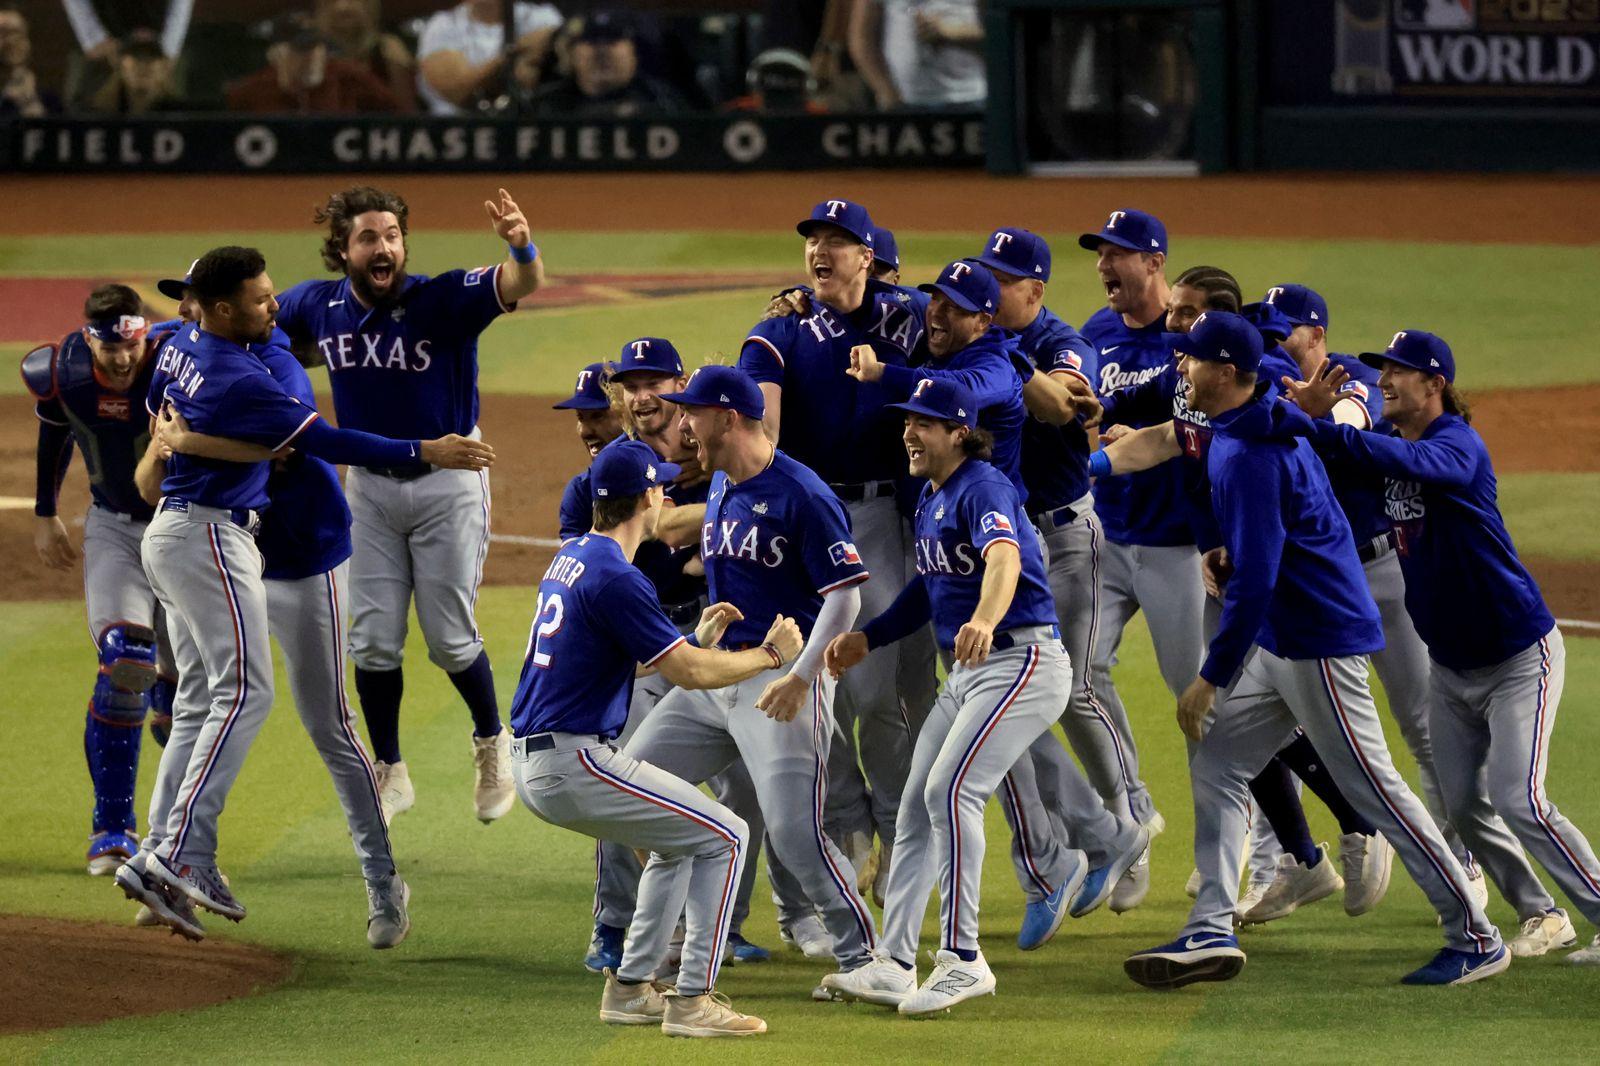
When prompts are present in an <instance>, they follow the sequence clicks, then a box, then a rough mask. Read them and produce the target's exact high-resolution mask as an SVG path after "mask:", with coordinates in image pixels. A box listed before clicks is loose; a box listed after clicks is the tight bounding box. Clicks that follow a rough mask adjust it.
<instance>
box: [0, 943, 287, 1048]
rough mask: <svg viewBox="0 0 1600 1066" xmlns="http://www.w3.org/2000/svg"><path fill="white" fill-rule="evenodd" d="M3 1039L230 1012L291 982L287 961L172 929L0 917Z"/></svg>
mask: <svg viewBox="0 0 1600 1066" xmlns="http://www.w3.org/2000/svg"><path fill="white" fill-rule="evenodd" d="M0 959H3V960H4V961H3V963H0V1034H4V1033H24V1032H31V1031H33V1030H36V1029H57V1028H60V1027H62V1026H68V1025H92V1024H94V1023H96V1022H105V1021H110V1020H112V1019H114V1018H128V1017H132V1016H134V1015H140V1014H160V1013H162V1012H163V1011H169V1010H188V1009H191V1008H194V1007H208V1006H210V1005H211V1004H213V1003H223V1002H226V1001H227V1000H230V999H237V998H238V997H240V996H248V995H250V994H251V993H253V992H260V991H264V990H265V989H267V988H270V987H272V986H273V985H275V984H278V983H280V982H282V981H284V980H285V979H287V978H288V976H289V973H290V971H291V970H292V969H293V968H294V963H293V961H292V960H290V959H289V958H288V957H287V956H284V955H278V954H275V953H273V952H271V951H267V950H266V949H265V948H259V947H254V946H252V945H249V944H239V943H231V942H228V941H220V940H207V941H205V942H204V943H200V944H191V943H189V942H188V941H187V940H184V939H182V938H180V937H176V936H173V935H171V934H170V933H169V932H167V930H165V929H141V928H138V927H137V926H131V925H128V926H123V925H112V924H110V923H107V922H71V921H66V920H64V919H60V918H35V917H30V916H28V915H22V914H0Z"/></svg>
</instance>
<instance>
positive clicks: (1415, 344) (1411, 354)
mask: <svg viewBox="0 0 1600 1066" xmlns="http://www.w3.org/2000/svg"><path fill="white" fill-rule="evenodd" d="M1361 361H1362V362H1363V363H1366V364H1367V365H1368V366H1370V367H1374V368H1376V369H1378V370H1382V369H1383V364H1384V363H1399V364H1400V365H1401V366H1408V367H1410V368H1411V369H1412V370H1420V371H1422V372H1423V373H1424V374H1436V375H1438V376H1439V377H1442V378H1444V379H1445V380H1446V381H1448V382H1451V383H1454V382H1455V380H1456V357H1455V356H1454V355H1452V354H1451V352H1450V346H1449V345H1448V344H1446V343H1445V342H1444V338H1443V337H1440V336H1437V335H1436V334H1433V333H1428V332H1426V331H1424V330H1420V329H1403V330H1401V331H1400V332H1399V333H1396V334H1395V335H1394V340H1392V341H1390V342H1389V347H1388V348H1386V349H1384V350H1383V351H1381V352H1362V353H1361Z"/></svg>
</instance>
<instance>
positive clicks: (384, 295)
mask: <svg viewBox="0 0 1600 1066" xmlns="http://www.w3.org/2000/svg"><path fill="white" fill-rule="evenodd" d="M484 207H485V209H486V210H487V211H488V214H489V218H490V220H491V221H492V222H493V223H494V230H495V233H496V234H497V235H498V236H499V237H500V239H502V240H504V241H506V242H507V244H508V247H509V248H510V255H509V256H508V258H507V259H506V260H505V262H503V263H501V264H500V265H499V266H496V267H480V268H478V269H475V270H467V271H461V270H451V271H446V272H445V273H443V274H440V275H438V276H436V277H429V276H426V275H413V274H407V272H406V259H407V255H408V248H407V245H406V232H407V225H408V214H409V213H408V209H407V207H406V203H405V201H404V200H402V199H401V198H400V197H399V196H397V195H396V194H394V193H392V192H385V191H381V190H378V189H373V188H369V187H365V186H361V187H357V188H353V189H348V190H346V191H344V192H341V193H335V194H334V195H333V196H330V197H329V198H328V202H327V204H326V205H325V206H324V207H323V208H322V209H321V210H319V211H318V212H317V215H316V220H317V222H318V223H324V222H325V223H327V225H328V236H327V238H326V239H325V240H324V241H323V246H322V259H323V263H324V265H326V266H327V268H328V269H329V270H331V271H334V272H336V273H339V274H342V275H344V277H342V278H341V279H339V280H337V281H307V282H303V283H301V284H299V285H296V286H294V287H293V288H291V289H290V290H289V291H288V292H286V293H284V294H283V300H282V310H281V311H280V315H279V317H280V321H281V324H282V326H283V329H284V330H285V331H286V332H287V333H288V334H289V336H290V337H292V338H293V339H294V340H295V341H296V342H297V343H301V344H305V345H308V346H309V345H315V346H316V348H317V349H318V351H319V352H320V353H321V356H322V359H323V361H324V362H325V363H327V366H328V375H329V380H330V382H331V384H332V387H333V405H334V412H335V414H336V415H337V416H338V419H339V424H340V425H341V426H347V427H350V428H352V429H361V430H366V431H369V432H372V433H377V434H382V435H385V436H392V437H399V438H405V437H412V436H420V437H424V438H427V437H442V436H444V435H446V434H450V433H459V434H462V435H465V436H472V435H475V434H476V433H477V432H478V430H477V422H478V387H477V377H478V334H479V333H481V332H483V330H484V329H485V328H486V327H487V326H488V325H489V324H490V323H491V322H493V321H494V320H495V319H496V318H498V317H499V316H500V315H502V314H504V313H506V312H508V311H511V310H512V309H513V308H514V307H515V306H516V304H517V301H518V300H520V299H522V298H523V297H525V296H527V295H529V294H530V293H532V292H533V291H534V290H535V289H536V288H538V286H539V284H540V282H541V281H542V279H543V277H544V264H543V262H542V261H541V260H540V259H539V252H538V249H537V248H536V247H534V244H533V241H532V240H531V239H530V237H529V233H528V223H527V220H526V219H525V218H523V216H522V211H521V210H520V209H519V208H518V207H517V205H516V203H515V202H514V201H513V200H512V199H511V196H510V194H509V193H507V192H506V191H505V190H504V189H501V190H500V196H499V201H498V203H494V202H486V203H485V204H484ZM347 489H348V491H349V496H350V510H351V513H352V514H353V515H354V517H355V526H354V553H353V554H352V555H351V557H350V611H351V618H350V655H351V658H353V659H354V660H355V664H356V694H357V696H358V697H359V699H360V701H361V710H362V714H363V715H364V716H365V718H366V721H367V733H368V736H369V737H370V738H371V740H372V748H373V754H374V755H376V756H377V759H378V762H377V770H378V782H379V786H380V790H381V794H382V795H383V799H384V811H385V813H386V814H388V815H390V816H391V817H392V816H393V815H395V814H398V813H400V812H402V811H405V810H408V809H409V808H410V807H411V805H412V803H413V802H415V791H414V789H413V788H412V785H411V777H410V774H409V772H408V771H407V769H406V765H405V762H404V761H403V760H402V759H401V754H400V725H399V722H400V698H401V692H402V688H403V676H402V673H401V656H402V654H403V651H404V648H405V636H406V616H407V608H408V605H409V603H410V601H411V599H412V596H413V595H415V598H416V608H417V619H418V621H419V622H420V623H421V625H422V632H423V636H424V637H425V638H426V639H427V643H428V656H429V658H431V659H432V660H433V662H434V663H435V664H437V665H438V666H440V667H441V668H443V669H444V670H445V672H446V673H447V674H449V676H450V680H451V682H452V683H453V684H454V685H455V687H456V690H457V691H458V692H460V693H461V698H462V699H463V700H464V701H465V702H466V704H467V709H468V710H469V711H470V712H471V713H472V723H473V742H472V751H473V763H474V769H475V775H476V783H475V787H474V790H473V804H474V810H475V813H476V814H477V816H478V818H479V819H480V820H482V821H485V822H488V821H492V820H493V819H495V818H498V817H500V816H501V815H503V814H504V813H505V812H506V811H508V810H510V809H511V805H512V804H513V803H514V802H515V796H514V794H513V789H512V786H511V776H510V775H511V765H510V749H509V747H508V742H509V736H508V735H507V734H505V733H504V732H503V731H502V729H501V726H500V710H499V704H498V702H497V700H496V698H495V692H494V675H493V671H492V670H491V668H490V665H489V657H488V654H487V653H486V652H485V651H484V650H483V639H482V637H481V636H480V635H479V634H478V629H477V624H476V622H475V620H474V617H473V610H474V606H475V604H476V601H477V595H478V584H479V582H480V581H481V580H482V578H483V560H484V556H485V554H486V553H487V551H488V547H489V479H488V476H487V474H485V473H484V472H483V471H482V470H477V471H472V470H463V471H457V472H450V473H447V472H443V471H438V470H435V469H433V467H432V466H431V465H429V464H427V463H419V462H415V461H413V462H409V463H401V464H398V465H385V464H371V465H368V466H365V467H358V468H355V469H352V470H351V471H350V473H349V480H348V483H347Z"/></svg>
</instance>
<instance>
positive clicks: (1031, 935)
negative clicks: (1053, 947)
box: [1017, 856, 1089, 951]
mask: <svg viewBox="0 0 1600 1066" xmlns="http://www.w3.org/2000/svg"><path fill="white" fill-rule="evenodd" d="M1088 874H1089V863H1088V861H1087V859H1084V858H1082V857H1081V856H1080V859H1079V861H1078V862H1077V863H1076V864H1074V866H1073V868H1072V875H1071V876H1070V877H1068V878H1067V880H1066V881H1064V882H1062V883H1061V884H1060V885H1058V886H1057V887H1056V890H1055V891H1054V892H1052V893H1050V894H1049V895H1048V896H1046V897H1045V898H1044V899H1041V900H1039V901H1037V902H1035V903H1030V904H1028V906H1027V909H1025V910H1024V911H1023V912H1022V928H1021V929H1020V930H1018V932H1017V947H1019V948H1021V949H1022V950H1023V951H1034V950H1037V949H1038V948H1042V947H1044V946H1045V945H1046V944H1048V943H1050V939H1051V938H1052V937H1054V936H1055V935H1056V930H1058V929H1060V928H1061V922H1062V919H1064V918H1066V916H1067V901H1068V900H1070V899H1072V898H1073V897H1075V896H1076V895H1077V893H1078V890H1079V889H1081V888H1082V887H1083V882H1084V881H1085V880H1086V879H1087V878H1088Z"/></svg>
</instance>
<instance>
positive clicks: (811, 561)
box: [626, 366, 877, 997]
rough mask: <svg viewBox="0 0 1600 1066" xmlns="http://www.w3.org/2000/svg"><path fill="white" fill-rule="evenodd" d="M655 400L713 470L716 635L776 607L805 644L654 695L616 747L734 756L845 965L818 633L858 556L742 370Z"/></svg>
mask: <svg viewBox="0 0 1600 1066" xmlns="http://www.w3.org/2000/svg"><path fill="white" fill-rule="evenodd" d="M662 399H663V400H666V401H667V402H669V403H675V404H677V405H679V407H680V408H681V409H682V419H683V422H684V424H685V426H686V427H687V430H688V432H689V434H690V435H691V436H692V437H693V438H694V440H695V442H696V452H697V457H698V458H699V460H700V463H701V465H702V466H703V467H705V468H706V469H709V470H712V471H715V472H714V473H713V475H712V478H711V486H710V491H709V493H708V495H707V499H706V511H705V522H704V525H703V526H702V529H701V542H700V556H701V559H702V561H703V563H704V565H705V571H706V581H707V584H708V586H709V590H710V599H711V600H712V602H723V601H726V602H728V603H731V604H733V605H734V606H735V607H736V608H737V609H738V610H739V611H740V612H742V615H743V618H742V620H735V621H734V622H733V623H732V624H731V625H730V626H729V628H728V632H727V635H726V638H725V640H724V643H725V645H726V646H727V647H730V648H739V647H743V646H746V645H749V644H752V643H755V642H758V641H760V640H761V639H762V638H761V634H763V633H765V632H766V631H767V627H768V626H769V625H771V623H772V619H773V618H774V617H776V616H780V615H781V616H784V617H791V618H794V619H795V621H796V623H797V624H798V625H799V626H800V630H801V632H802V633H803V634H805V636H806V646H805V650H804V651H803V652H801V654H800V656H799V658H798V659H796V660H795V662H794V665H793V667H792V668H790V669H788V670H782V669H781V668H776V667H775V668H772V669H768V670H765V671H763V672H761V673H760V674H757V675H756V676H754V677H751V678H749V679H748V680H745V681H741V682H739V683H738V684H736V685H729V686H726V687H722V688H718V689H714V690H710V691H705V692H689V691H685V690H681V689H680V690H678V691H675V692H672V693H670V694H668V695H667V696H666V697H664V698H663V699H662V700H661V702H660V703H658V704H656V706H655V708H654V709H653V710H651V712H650V714H649V715H648V716H647V717H646V718H645V720H644V722H643V724H641V725H640V726H639V727H638V731H637V732H635V733H634V735H633V739H632V740H631V741H629V743H628V746H627V748H626V754H628V755H630V756H632V757H634V758H637V759H641V760H643V761H645V762H649V763H653V764H655V765H657V766H660V767H661V768H662V769H664V770H666V771H668V772H669V773H674V774H677V775H678V776H680V777H683V778H684V779H686V780H688V781H692V782H701V781H705V780H707V779H708V778H710V777H711V776H713V775H714V774H717V773H720V772H722V771H723V770H725V769H726V768H727V767H728V765H729V764H730V763H732V762H733V761H734V760H735V759H739V758H742V759H743V761H744V764H745V766H746V768H747V769H748V770H749V773H750V777H751V779H752V780H753V781H754V783H755V789H756V794H757V797H758V799H759V801H760V807H761V810H762V812H763V813H764V814H765V815H766V831H767V840H768V843H769V846H770V847H771V849H772V853H773V854H774V855H775V856H777V858H778V860H779V861H780V862H782V863H783V865H784V867H785V868H786V869H788V870H789V871H790V873H792V874H793V875H794V877H795V878H796V879H797V880H798V881H799V883H800V885H801V886H802V888H803V889H804V891H805V894H806V896H807V897H808V898H809V900H810V902H811V905H812V907H813V908H815V910H816V912H817V914H818V915H819V916H820V918H821V920H822V921H823V923H824V925H825V926H826V927H827V930H828V932H829V934H830V935H831V936H832V938H833V952H834V957H835V958H836V959H837V960H838V962H839V965H840V967H841V968H842V969H851V968H854V967H856V966H859V965H861V964H862V963H865V962H866V961H867V960H868V958H869V957H870V955H871V951H872V949H873V948H874V947H875V946H876V944H877V931H876V929H875V928H874V926H873V921H872V914H871V912H870V911H869V910H868V909H867V905H866V904H865V903H864V902H863V901H862V898H861V895H860V893H859V892H858V891H857V890H856V885H855V879H854V878H853V877H852V876H851V870H850V867H849V864H848V863H847V862H846V861H845V858H844V856H843V854H841V852H840V850H839V848H838V847H837V845H835V844H834V842H833V841H832V840H831V839H830V838H829V837H828V835H827V833H826V832H825V831H824V826H823V804H824V798H825V797H826V795H827V788H828V776H827V761H828V747H829V744H830V742H831V737H832V733H833V728H834V724H833V714H832V703H833V689H834V684H833V680H832V679H831V678H829V677H827V676H825V675H822V673H821V670H822V652H823V649H824V648H826V647H827V643H828V641H830V640H832V639H833V638H834V637H835V636H837V635H838V634H840V633H843V632H845V631H846V630H848V629H849V628H850V624H851V622H853V621H854V620H855V617H856V613H857V611H858V610H859V608H860V599H861V597H860V593H859V591H858V590H857V586H858V585H859V584H861V583H862V582H863V581H866V580H867V570H866V567H865V566H864V565H863V564H862V561H861V556H860V553H859V552H857V550H856V547H855V544H854V542H853V541H852V539H851V531H850V525H849V520H848V518H847V516H846V513H845V510H844V506H843V504H842V503H841V502H840V501H839V499H838V497H837V496H835V495H833V494H832V493H831V492H830V491H829V490H828V488H827V486H826V485H825V484H824V483H823V481H822V480H821V478H820V477H819V476H818V475H816V474H814V473H812V472H811V471H810V470H808V469H806V468H805V467H803V466H801V465H800V464H799V463H797V462H795V461H794V460H793V459H791V458H789V457H788V456H787V455H785V454H784V453H783V452H781V451H779V450H778V449H777V448H776V447H775V446H774V445H773V444H772V442H771V440H770V439H768V437H767V436H766V434H765V432H764V431H763V428H762V415H763V414H764V413H765V411H764V410H763V403H762V397H761V390H760V388H759V387H758V386H757V385H756V383H755V382H754V381H753V380H751V378H750V377H749V376H748V375H746V374H745V373H743V372H742V371H740V370H737V369H735V368H733V367H724V366H703V367H701V368H700V369H699V370H696V371H695V372H694V373H693V374H692V375H691V376H690V378H689V383H688V385H687V386H686V387H685V388H684V389H683V390H682V391H681V392H674V393H668V394H666V395H664V396H663V397H662ZM642 894H643V888H642V887H641V895H642ZM675 918H676V915H675V914H674V915H672V916H662V915H660V914H651V915H648V916H647V915H646V912H645V910H644V908H643V906H642V905H641V906H640V907H639V908H637V909H636V910H635V914H634V922H635V925H637V924H638V923H639V921H640V920H641V919H643V920H646V921H649V922H652V923H655V922H661V921H669V922H670V921H673V920H675ZM819 991H820V990H819ZM824 997H825V994H824Z"/></svg>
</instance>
